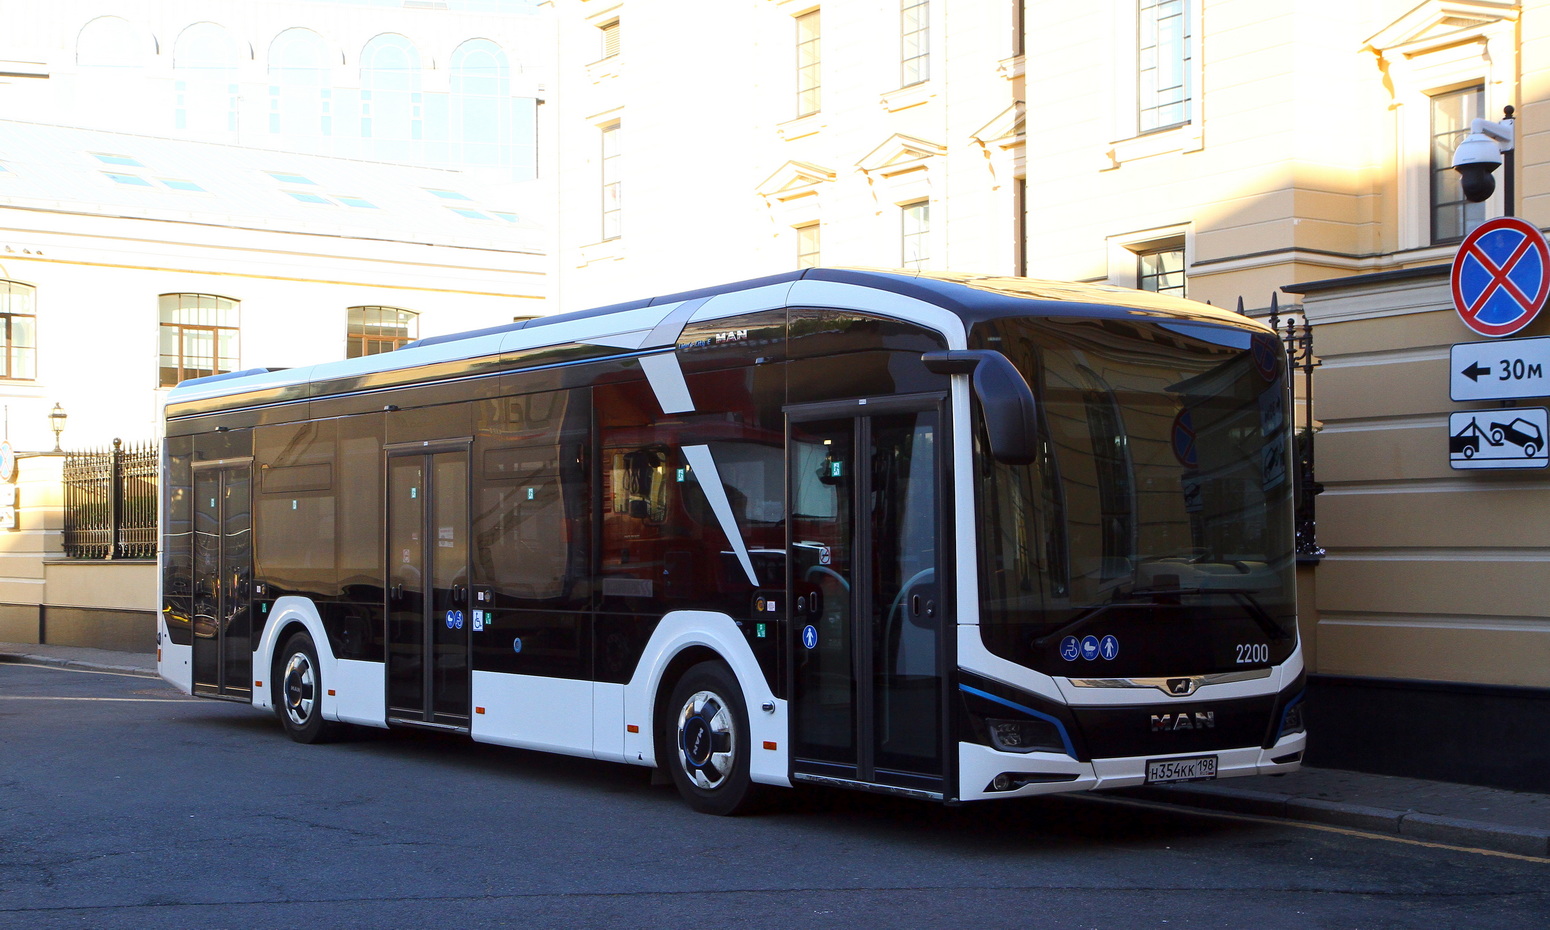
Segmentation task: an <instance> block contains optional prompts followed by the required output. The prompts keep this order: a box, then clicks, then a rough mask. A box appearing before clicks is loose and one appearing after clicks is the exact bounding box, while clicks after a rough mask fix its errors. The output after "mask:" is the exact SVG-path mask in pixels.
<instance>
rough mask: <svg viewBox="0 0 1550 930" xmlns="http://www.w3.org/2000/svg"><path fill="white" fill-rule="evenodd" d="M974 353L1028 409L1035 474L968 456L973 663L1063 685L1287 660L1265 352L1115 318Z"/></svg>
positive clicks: (1013, 337)
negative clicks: (1017, 390)
mask: <svg viewBox="0 0 1550 930" xmlns="http://www.w3.org/2000/svg"><path fill="white" fill-rule="evenodd" d="M975 335H976V337H977V339H975V340H973V342H974V343H976V347H978V348H987V349H996V350H999V351H1001V352H1003V353H1004V354H1006V356H1007V357H1008V358H1009V359H1011V361H1012V362H1013V364H1015V365H1016V366H1017V367H1018V369H1019V370H1020V371H1021V372H1022V373H1023V375H1024V377H1026V378H1027V380H1028V384H1029V386H1030V387H1031V388H1032V389H1033V392H1034V396H1035V397H1036V398H1037V401H1038V410H1039V418H1038V419H1039V442H1038V450H1039V454H1038V456H1037V458H1036V460H1035V461H1034V462H1033V463H1031V464H1028V465H1007V464H1003V463H998V462H996V461H994V460H993V459H992V458H991V457H990V456H989V455H987V454H980V455H978V457H977V461H978V462H979V466H978V468H979V472H980V475H979V476H980V479H981V480H979V481H978V482H977V487H978V491H977V494H978V500H977V507H978V511H979V513H978V517H979V519H978V521H977V525H978V528H979V548H980V563H979V564H980V572H979V574H980V622H981V627H982V629H981V633H982V635H983V637H984V640H985V642H986V645H987V646H988V647H989V648H990V649H991V650H992V651H993V652H995V653H997V654H998V655H1001V656H1003V657H1005V658H1008V659H1011V660H1013V661H1015V662H1018V663H1020V664H1024V665H1028V666H1030V667H1033V668H1036V669H1038V670H1040V671H1043V672H1046V673H1048V674H1053V675H1062V676H1068V677H1074V678H1086V677H1094V678H1096V677H1102V678H1114V677H1143V676H1183V675H1198V674H1209V673H1221V672H1226V671H1235V670H1243V669H1254V668H1256V667H1257V668H1267V667H1268V666H1270V665H1272V664H1274V663H1277V662H1280V661H1284V660H1285V659H1286V658H1287V657H1288V656H1289V655H1290V654H1291V651H1292V649H1293V647H1294V646H1295V643H1296V609H1295V596H1294V587H1295V557H1294V550H1293V534H1292V529H1291V527H1292V480H1293V476H1292V474H1291V473H1290V471H1289V469H1290V468H1291V461H1292V460H1291V456H1290V433H1289V428H1288V416H1289V413H1288V411H1287V409H1286V407H1287V397H1288V396H1287V386H1286V373H1285V357H1284V354H1283V352H1282V351H1281V348H1280V345H1279V342H1278V340H1277V339H1276V338H1275V337H1274V336H1273V335H1271V334H1269V333H1264V332H1258V331H1256V330H1254V329H1251V328H1249V327H1247V326H1235V325H1231V324H1222V323H1209V322H1196V321H1191V322H1176V323H1175V322H1165V321H1156V320H1115V319H1110V320H1091V319H1088V320H1061V319H1025V318H1024V319H1001V320H994V321H990V322H988V323H982V324H980V326H978V327H976V329H975ZM981 436H982V439H981V442H980V448H981V449H983V448H984V443H983V431H981Z"/></svg>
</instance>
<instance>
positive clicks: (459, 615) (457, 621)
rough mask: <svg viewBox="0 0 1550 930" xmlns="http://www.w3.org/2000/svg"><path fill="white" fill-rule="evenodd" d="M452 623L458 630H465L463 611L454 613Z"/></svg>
mask: <svg viewBox="0 0 1550 930" xmlns="http://www.w3.org/2000/svg"><path fill="white" fill-rule="evenodd" d="M452 622H453V624H454V625H455V626H456V627H457V629H459V630H461V629H462V628H463V612H462V611H461V610H454V611H453V612H452Z"/></svg>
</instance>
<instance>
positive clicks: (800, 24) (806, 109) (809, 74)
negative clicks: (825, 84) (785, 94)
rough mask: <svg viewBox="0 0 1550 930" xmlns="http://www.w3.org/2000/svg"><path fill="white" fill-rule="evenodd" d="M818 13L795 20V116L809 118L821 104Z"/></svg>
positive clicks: (813, 11) (814, 11) (808, 14)
mask: <svg viewBox="0 0 1550 930" xmlns="http://www.w3.org/2000/svg"><path fill="white" fill-rule="evenodd" d="M818 14H819V11H818V10H812V11H810V12H807V13H803V14H802V15H800V16H798V17H797V18H796V25H797V116H799V117H801V116H811V115H812V114H814V113H817V112H818V108H819V106H820V103H821V98H820V90H821V89H822V80H821V79H822V72H821V70H820V61H821V49H820V46H819V40H820V38H821V35H820V32H819V26H820V23H819V18H818Z"/></svg>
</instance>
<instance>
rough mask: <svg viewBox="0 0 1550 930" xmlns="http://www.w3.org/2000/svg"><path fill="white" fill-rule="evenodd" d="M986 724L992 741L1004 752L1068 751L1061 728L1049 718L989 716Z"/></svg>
mask: <svg viewBox="0 0 1550 930" xmlns="http://www.w3.org/2000/svg"><path fill="white" fill-rule="evenodd" d="M985 725H986V726H987V727H988V728H989V729H990V742H991V744H992V745H994V746H995V747H996V748H997V749H999V750H1001V751H1002V752H1058V753H1061V754H1064V753H1065V751H1066V744H1065V740H1063V739H1061V738H1060V730H1059V729H1058V728H1057V727H1056V726H1055V725H1054V724H1053V723H1050V722H1049V721H1047V720H1005V719H998V718H995V717H987V718H986V719H985Z"/></svg>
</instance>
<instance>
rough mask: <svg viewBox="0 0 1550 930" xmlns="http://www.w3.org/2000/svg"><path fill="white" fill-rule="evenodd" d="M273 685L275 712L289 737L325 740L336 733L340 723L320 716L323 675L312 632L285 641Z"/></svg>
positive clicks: (300, 741) (312, 741)
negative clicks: (309, 634)
mask: <svg viewBox="0 0 1550 930" xmlns="http://www.w3.org/2000/svg"><path fill="white" fill-rule="evenodd" d="M274 689H275V694H274V711H275V714H276V715H277V716H279V718H280V724H281V725H282V726H284V727H285V732H286V734H287V735H288V736H290V738H291V739H293V740H295V741H296V742H298V743H326V742H328V741H329V740H331V739H334V738H335V737H336V736H338V734H339V724H337V723H334V722H331V721H328V720H324V719H323V676H322V673H321V671H320V670H319V668H318V651H317V647H315V646H313V645H312V637H311V636H308V635H307V634H306V633H293V634H291V638H290V639H288V640H286V641H285V648H284V649H282V650H281V651H280V666H279V674H277V675H275V683H274Z"/></svg>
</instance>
